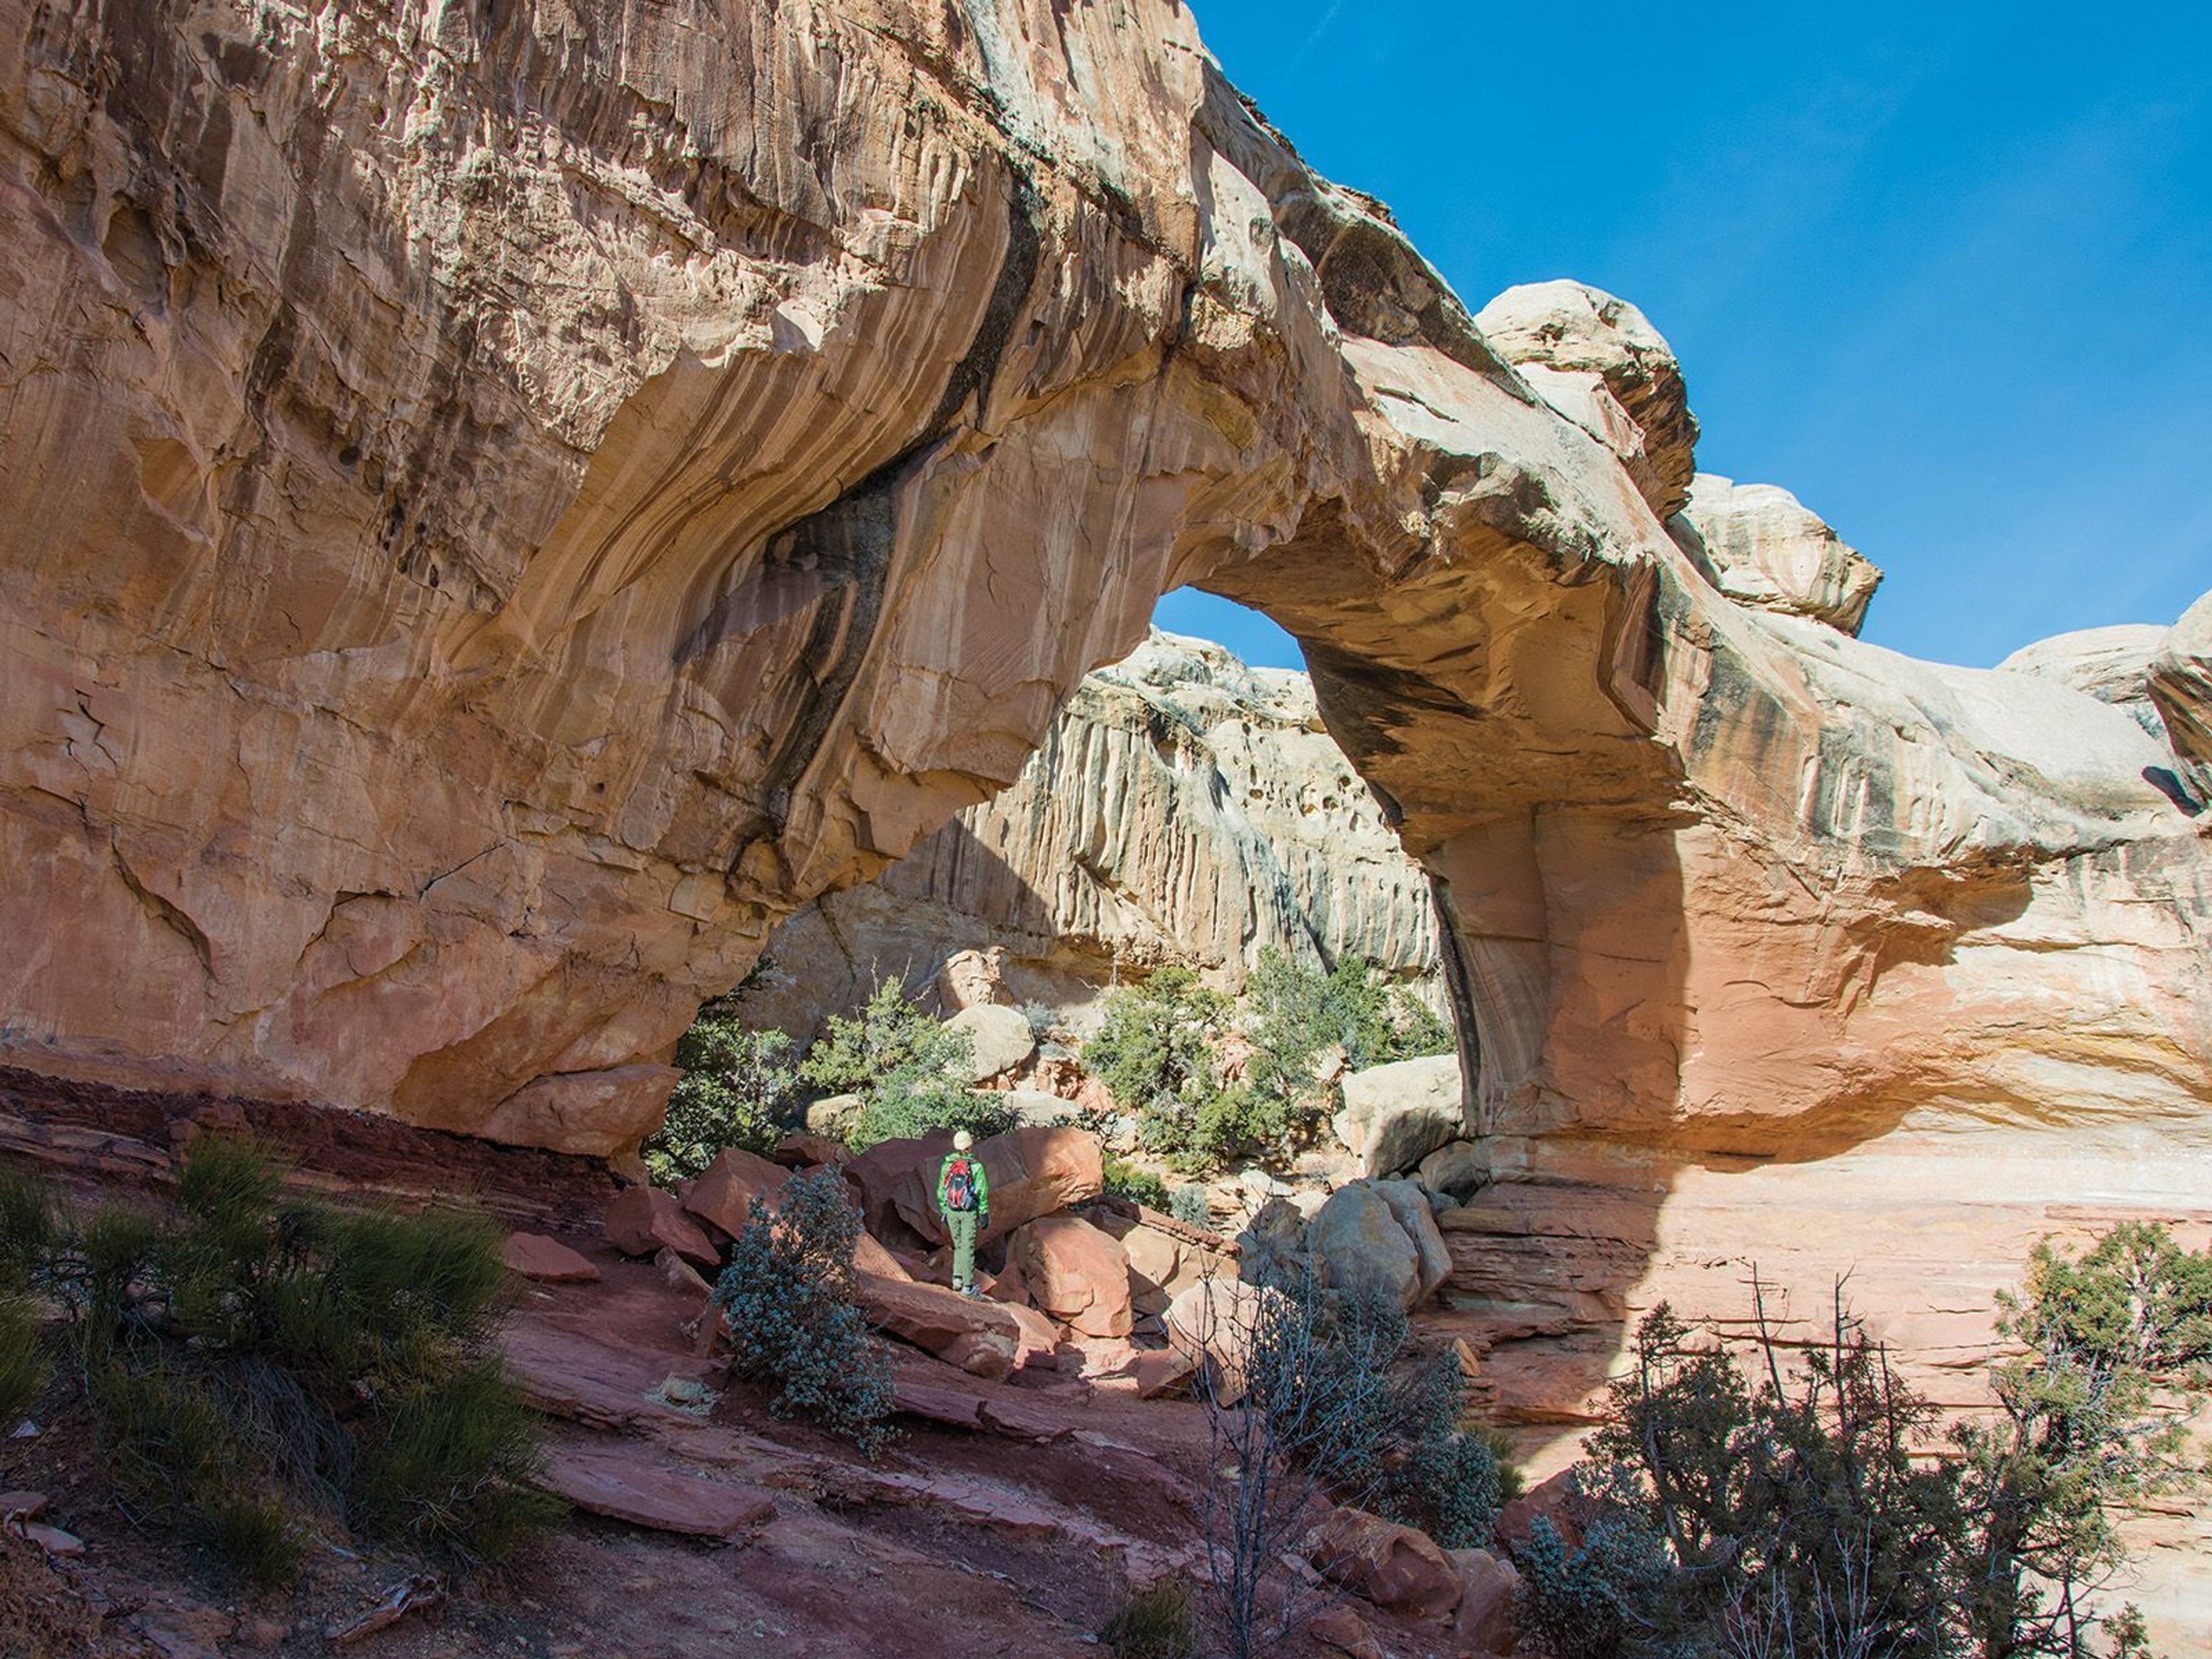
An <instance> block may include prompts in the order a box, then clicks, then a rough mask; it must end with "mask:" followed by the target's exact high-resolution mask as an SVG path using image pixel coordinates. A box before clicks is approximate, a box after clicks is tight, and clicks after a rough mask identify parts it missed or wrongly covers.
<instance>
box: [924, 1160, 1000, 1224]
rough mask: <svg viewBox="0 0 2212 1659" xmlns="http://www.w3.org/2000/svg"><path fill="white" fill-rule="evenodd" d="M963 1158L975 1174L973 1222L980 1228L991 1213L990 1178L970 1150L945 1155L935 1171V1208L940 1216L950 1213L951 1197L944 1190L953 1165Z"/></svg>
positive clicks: (981, 1163) (948, 1182)
mask: <svg viewBox="0 0 2212 1659" xmlns="http://www.w3.org/2000/svg"><path fill="white" fill-rule="evenodd" d="M961 1158H966V1159H967V1160H968V1167H969V1170H973V1171H974V1172H975V1220H976V1225H978V1226H981V1225H982V1222H983V1218H984V1217H986V1216H987V1215H989V1214H990V1213H991V1177H990V1176H988V1175H987V1174H985V1173H984V1170H983V1160H982V1159H981V1158H979V1157H977V1156H976V1154H975V1152H974V1151H972V1150H970V1151H969V1152H947V1153H945V1162H944V1163H943V1164H939V1166H938V1169H937V1207H938V1210H939V1212H940V1213H942V1214H945V1215H950V1214H951V1213H952V1205H951V1194H949V1193H948V1192H947V1191H946V1190H945V1189H946V1188H947V1186H948V1185H949V1184H950V1183H951V1179H952V1166H953V1164H955V1163H956V1162H957V1160H959V1159H961Z"/></svg>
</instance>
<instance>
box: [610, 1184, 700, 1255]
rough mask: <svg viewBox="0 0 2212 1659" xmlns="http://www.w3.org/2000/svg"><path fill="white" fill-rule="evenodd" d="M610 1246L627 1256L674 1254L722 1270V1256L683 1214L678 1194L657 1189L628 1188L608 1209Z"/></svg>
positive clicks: (697, 1226) (696, 1225)
mask: <svg viewBox="0 0 2212 1659" xmlns="http://www.w3.org/2000/svg"><path fill="white" fill-rule="evenodd" d="M606 1234H607V1243H610V1244H611V1245H613V1246H614V1247H615V1249H618V1250H620V1251H621V1252H622V1253H623V1255H653V1254H654V1253H655V1252H657V1251H659V1250H664V1249H666V1250H673V1251H675V1252H676V1254H677V1255H680V1256H682V1257H683V1258H684V1260H685V1261H689V1262H691V1263H693V1264H694V1265H695V1266H697V1267H708V1268H713V1267H720V1266H721V1262H722V1257H721V1253H720V1251H718V1250H717V1249H715V1248H714V1246H713V1245H712V1244H710V1243H708V1242H707V1235H706V1234H704V1233H702V1232H701V1231H699V1225H698V1223H696V1222H695V1221H694V1220H692V1219H691V1218H690V1216H688V1215H686V1214H684V1206H682V1205H681V1204H679V1203H678V1201H677V1199H676V1194H673V1193H665V1192H663V1191H662V1190H661V1189H660V1188H658V1187H626V1188H623V1190H622V1191H621V1192H620V1193H617V1194H616V1195H615V1201H614V1202H613V1203H611V1204H610V1205H608V1206H607V1220H606Z"/></svg>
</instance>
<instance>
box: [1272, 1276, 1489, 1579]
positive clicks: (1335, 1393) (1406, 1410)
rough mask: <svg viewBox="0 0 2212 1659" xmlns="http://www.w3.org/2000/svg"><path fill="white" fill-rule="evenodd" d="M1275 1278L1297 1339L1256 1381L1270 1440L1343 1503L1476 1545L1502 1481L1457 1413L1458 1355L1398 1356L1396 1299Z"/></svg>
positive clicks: (1460, 1388) (1406, 1330)
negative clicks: (1271, 1374) (1413, 1359)
mask: <svg viewBox="0 0 2212 1659" xmlns="http://www.w3.org/2000/svg"><path fill="white" fill-rule="evenodd" d="M1277 1288H1279V1290H1280V1291H1282V1294H1283V1295H1284V1297H1285V1298H1286V1300H1287V1303H1288V1304H1291V1306H1292V1307H1294V1308H1295V1309H1297V1316H1296V1317H1293V1318H1291V1319H1288V1320H1285V1321H1284V1322H1281V1328H1282V1329H1283V1330H1285V1331H1287V1332H1291V1333H1293V1334H1296V1336H1297V1340H1296V1341H1295V1342H1294V1343H1292V1344H1291V1345H1290V1346H1287V1347H1285V1349H1284V1351H1283V1352H1281V1353H1280V1354H1279V1355H1270V1356H1269V1363H1270V1364H1274V1365H1276V1366H1277V1368H1279V1369H1280V1370H1282V1371H1283V1373H1284V1375H1283V1376H1281V1377H1279V1378H1271V1379H1270V1380H1269V1381H1268V1382H1267V1384H1266V1385H1265V1386H1264V1387H1263V1388H1262V1389H1261V1395H1262V1397H1263V1399H1264V1401H1265V1402H1266V1405H1267V1409H1268V1410H1269V1411H1270V1412H1271V1413H1273V1414H1274V1415H1275V1416H1276V1417H1277V1418H1278V1419H1279V1420H1278V1421H1277V1422H1276V1423H1275V1425H1273V1438H1274V1439H1275V1441H1276V1442H1277V1443H1279V1444H1280V1445H1281V1447H1282V1448H1283V1449H1284V1450H1285V1452H1286V1453H1287V1454H1288V1455H1290V1456H1291V1458H1292V1459H1294V1460H1295V1461H1297V1462H1298V1463H1299V1464H1301V1465H1302V1466H1304V1467H1305V1468H1310V1469H1312V1470H1314V1471H1315V1472H1316V1473H1317V1474H1319V1475H1320V1476H1321V1477H1322V1480H1324V1481H1325V1482H1326V1483H1327V1484H1328V1486H1330V1487H1332V1488H1333V1489H1334V1491H1335V1492H1337V1493H1338V1494H1339V1495H1340V1496H1341V1497H1342V1498H1344V1499H1345V1500H1346V1501H1347V1502H1351V1503H1354V1504H1358V1506H1359V1507H1361V1508H1364V1509H1367V1510H1372V1511H1373V1512H1374V1513H1376V1514H1377V1515H1380V1516H1383V1517H1384V1518H1385V1519H1387V1520H1391V1521H1396V1522H1400V1523H1401V1524H1403V1525H1406V1526H1410V1527H1418V1528H1420V1529H1421V1530H1422V1531H1423V1532H1425V1533H1427V1534H1429V1535H1430V1536H1431V1537H1432V1538H1434V1539H1435V1540H1436V1541H1437V1542H1438V1543H1440V1544H1442V1545H1443V1546H1444V1547H1446V1548H1447V1549H1462V1548H1473V1547H1477V1546H1479V1545H1480V1544H1481V1542H1482V1541H1484V1540H1485V1539H1486V1538H1487V1537H1488V1536H1489V1535H1490V1530H1491V1528H1492V1525H1493V1524H1494V1523H1495V1522H1496V1521H1497V1519H1498V1506H1499V1505H1500V1504H1502V1503H1503V1502H1504V1486H1505V1481H1504V1474H1503V1473H1502V1472H1501V1470H1500V1468H1499V1465H1498V1458H1497V1455H1496V1454H1495V1451H1494V1450H1493V1449H1492V1442H1491V1441H1490V1440H1488V1439H1487V1438H1486V1437H1484V1436H1482V1435H1481V1434H1480V1433H1478V1432H1475V1431H1470V1430H1468V1428H1467V1427H1466V1426H1465V1424H1464V1422H1463V1420H1462V1419H1463V1413H1464V1407H1465V1393H1466V1379H1465V1377H1464V1376H1463V1375H1462V1372H1461V1370H1460V1368H1459V1363H1458V1361H1457V1359H1456V1358H1455V1357H1454V1356H1452V1355H1451V1354H1449V1353H1441V1354H1435V1355H1431V1356H1430V1357H1429V1358H1426V1359H1424V1360H1422V1361H1420V1362H1419V1363H1418V1364H1413V1365H1411V1366H1410V1367H1408V1366H1407V1365H1406V1364H1403V1363H1402V1359H1401V1356H1402V1355H1403V1353H1404V1350H1405V1346H1406V1344H1407V1340H1408V1338H1409V1336H1410V1334H1411V1327H1410V1325H1409V1323H1408V1322H1407V1316H1406V1312H1405V1310H1404V1309H1403V1308H1402V1307H1401V1305H1400V1304H1398V1303H1397V1301H1396V1300H1395V1298H1392V1297H1356V1296H1346V1295H1345V1294H1343V1293H1341V1292H1333V1291H1322V1290H1320V1289H1319V1287H1318V1286H1317V1285H1316V1284H1315V1283H1314V1282H1313V1281H1312V1280H1311V1279H1310V1278H1308V1279H1304V1280H1302V1281H1300V1282H1298V1283H1295V1284H1291V1285H1283V1286H1279V1287H1277ZM1383 1378H1388V1379H1389V1380H1388V1381H1387V1382H1383V1383H1378V1379H1383Z"/></svg>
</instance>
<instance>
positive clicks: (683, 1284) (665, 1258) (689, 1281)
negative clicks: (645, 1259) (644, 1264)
mask: <svg viewBox="0 0 2212 1659" xmlns="http://www.w3.org/2000/svg"><path fill="white" fill-rule="evenodd" d="M653 1266H654V1267H658V1268H659V1269H660V1277H661V1279H662V1280H663V1281H664V1282H665V1284H666V1285H667V1286H668V1288H669V1289H670V1290H671V1291H683V1292H684V1294H685V1295H686V1296H697V1297H706V1296H709V1295H712V1294H713V1292H714V1286H713V1285H709V1284H708V1282H707V1280H706V1279H705V1278H704V1277H703V1276H702V1274H701V1273H700V1272H699V1270H698V1269H697V1268H696V1267H693V1266H692V1265H691V1264H690V1262H688V1261H685V1260H684V1258H683V1257H682V1256H681V1255H678V1254H677V1253H676V1252H675V1251H674V1250H671V1249H660V1250H658V1251H656V1252H654V1254H653Z"/></svg>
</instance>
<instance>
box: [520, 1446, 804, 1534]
mask: <svg viewBox="0 0 2212 1659" xmlns="http://www.w3.org/2000/svg"><path fill="white" fill-rule="evenodd" d="M538 1484H539V1485H540V1486H544V1488H545V1490H546V1491H548V1492H552V1493H555V1494H556V1496H559V1497H561V1498H566V1499H568V1502H570V1503H571V1504H574V1505H575V1506H576V1507H577V1508H578V1509H580V1510H589V1511H590V1512H591V1513H592V1514H593V1515H604V1516H608V1517H610V1518H611V1519H613V1520H617V1521H626V1522H629V1523H630V1525H632V1526H635V1527H646V1528H650V1529H652V1530H653V1531H655V1532H672V1533H682V1534H688V1535H690V1536H692V1537H698V1538H725V1539H726V1538H734V1537H736V1536H737V1535H738V1534H739V1533H740V1532H743V1531H744V1529H745V1528H748V1527H750V1526H755V1525H757V1524H758V1523H760V1522H763V1521H765V1520H767V1519H768V1518H769V1516H772V1515H774V1514H775V1499H774V1498H770V1497H769V1496H768V1495H767V1494H766V1493H765V1492H756V1491H754V1490H753V1489H752V1488H751V1487H750V1486H737V1485H734V1484H732V1482H729V1481H726V1480H706V1479H704V1478H702V1477H701V1476H698V1475H694V1474H684V1473H683V1472H681V1471H680V1470H677V1469H673V1468H669V1467H667V1465H666V1464H665V1463H664V1462H662V1461H661V1459H660V1457H659V1455H658V1454H656V1453H655V1452H653V1450H651V1449H649V1448H648V1447H647V1446H646V1445H644V1444H641V1443H638V1442H635V1441H629V1440H615V1441H607V1442H605V1443H599V1444H596V1445H591V1446H561V1447H556V1448H555V1449H553V1450H551V1451H550V1453H549V1454H548V1455H547V1457H546V1460H545V1468H544V1471H543V1473H542V1474H540V1475H539V1477H538Z"/></svg>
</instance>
